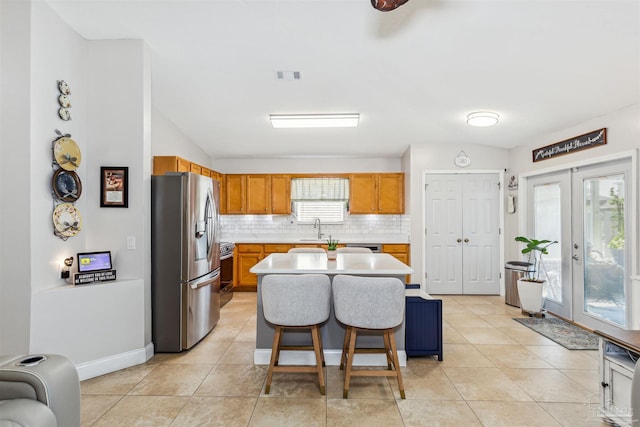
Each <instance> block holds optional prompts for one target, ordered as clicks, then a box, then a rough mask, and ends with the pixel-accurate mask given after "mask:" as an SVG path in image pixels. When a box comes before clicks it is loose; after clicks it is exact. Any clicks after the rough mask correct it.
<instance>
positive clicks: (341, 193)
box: [291, 178, 349, 201]
mask: <svg viewBox="0 0 640 427" xmlns="http://www.w3.org/2000/svg"><path fill="white" fill-rule="evenodd" d="M291 200H292V201H300V200H306V201H310V200H312V201H318V200H327V201H346V200H349V179H347V178H293V179H292V180H291Z"/></svg>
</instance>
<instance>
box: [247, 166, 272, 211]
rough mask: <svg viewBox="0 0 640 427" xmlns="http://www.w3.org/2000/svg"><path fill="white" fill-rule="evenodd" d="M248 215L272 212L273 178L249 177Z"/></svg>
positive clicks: (264, 176)
mask: <svg viewBox="0 0 640 427" xmlns="http://www.w3.org/2000/svg"><path fill="white" fill-rule="evenodd" d="M246 194H247V200H246V206H247V212H246V213H248V214H268V213H270V212H271V176H270V175H247V193H246Z"/></svg>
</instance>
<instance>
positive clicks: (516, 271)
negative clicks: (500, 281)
mask: <svg viewBox="0 0 640 427" xmlns="http://www.w3.org/2000/svg"><path fill="white" fill-rule="evenodd" d="M528 271H533V264H532V263H530V262H525V261H509V262H507V263H506V264H505V265H504V302H505V304H509V305H512V306H514V307H518V308H519V307H520V297H519V296H518V279H521V278H522V276H524V274H525V273H526V272H528Z"/></svg>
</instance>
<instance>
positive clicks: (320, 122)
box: [269, 113, 360, 128]
mask: <svg viewBox="0 0 640 427" xmlns="http://www.w3.org/2000/svg"><path fill="white" fill-rule="evenodd" d="M359 119H360V114H358V113H348V114H271V115H269V120H271V125H272V126H273V127H274V128H354V127H357V126H358V121H359Z"/></svg>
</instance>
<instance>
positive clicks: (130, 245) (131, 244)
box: [127, 236, 136, 250]
mask: <svg viewBox="0 0 640 427" xmlns="http://www.w3.org/2000/svg"><path fill="white" fill-rule="evenodd" d="M135 248H136V236H127V249H129V250H133V249H135Z"/></svg>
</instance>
